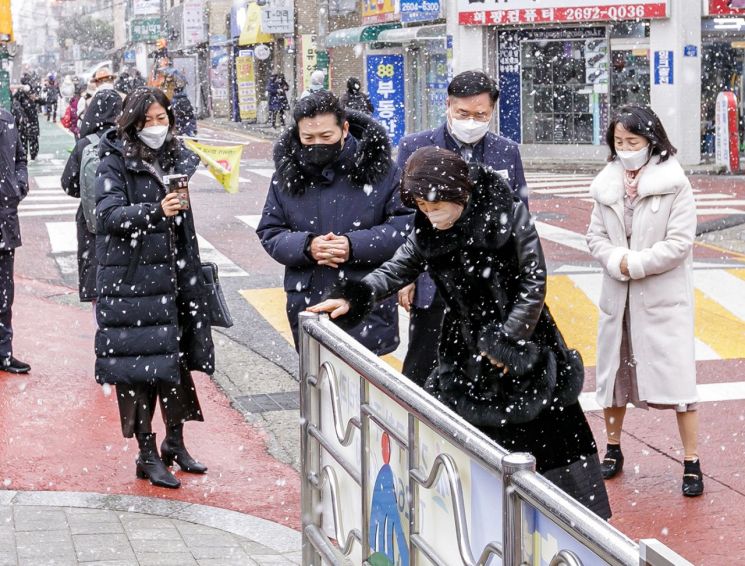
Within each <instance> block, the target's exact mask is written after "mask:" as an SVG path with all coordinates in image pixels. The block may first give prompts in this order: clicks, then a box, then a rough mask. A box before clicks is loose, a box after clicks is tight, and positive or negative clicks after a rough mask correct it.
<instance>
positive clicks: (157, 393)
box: [91, 87, 214, 488]
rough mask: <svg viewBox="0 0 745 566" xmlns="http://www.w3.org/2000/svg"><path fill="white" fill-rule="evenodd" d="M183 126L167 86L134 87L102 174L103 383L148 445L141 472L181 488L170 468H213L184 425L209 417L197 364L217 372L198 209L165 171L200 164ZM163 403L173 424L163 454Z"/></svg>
mask: <svg viewBox="0 0 745 566" xmlns="http://www.w3.org/2000/svg"><path fill="white" fill-rule="evenodd" d="M99 94H100V93H99ZM91 110H92V109H91ZM174 125H175V119H174V117H173V113H172V112H171V109H170V102H169V100H168V98H167V97H166V95H165V94H164V93H163V92H161V91H160V90H159V89H157V88H147V87H144V88H140V89H137V90H136V91H134V92H132V93H131V94H129V95H128V96H127V98H126V100H125V101H124V108H123V110H122V114H121V117H120V118H119V120H118V126H117V130H116V131H113V130H112V131H109V132H108V133H107V134H106V135H105V136H104V138H103V140H102V141H101V148H100V151H99V153H100V155H101V164H100V165H99V168H98V178H97V180H96V215H97V226H96V256H97V259H98V274H97V294H98V299H97V301H96V319H97V322H98V330H97V332H96V380H97V381H98V382H99V383H103V384H105V383H110V384H114V385H115V386H116V397H117V401H118V403H119V414H120V417H121V426H122V433H123V434H124V436H125V437H127V438H131V437H132V436H136V437H137V443H138V445H139V448H140V453H139V455H138V457H137V461H136V473H137V477H138V478H143V479H144V478H149V479H150V482H151V483H152V484H153V485H157V486H161V487H169V488H177V487H179V486H180V485H181V482H180V481H179V480H178V479H177V478H176V477H175V476H174V475H173V474H172V473H171V472H170V471H169V470H168V468H167V466H169V465H170V464H172V463H173V462H174V461H175V462H176V463H178V465H179V467H180V468H181V470H182V471H184V472H189V473H195V474H202V473H204V472H206V471H207V468H206V466H204V465H203V464H201V463H199V462H198V461H196V460H195V459H194V458H193V457H192V456H191V455H190V454H189V452H188V451H187V449H186V447H185V445H184V435H183V429H184V423H185V422H186V421H202V420H204V418H203V415H202V410H201V408H200V405H199V400H198V398H197V392H196V389H195V385H194V381H193V379H192V376H191V371H193V370H198V371H203V372H205V373H208V374H212V373H213V371H214V346H213V343H212V335H211V327H210V319H209V314H208V312H207V308H206V292H205V289H204V286H203V285H202V284H200V282H201V281H203V277H202V274H201V261H200V258H199V249H198V246H197V235H196V230H195V228H194V220H193V217H192V212H191V210H190V209H182V208H181V204H180V202H179V198H180V197H179V194H178V193H177V192H167V191H166V189H165V187H164V184H163V176H164V175H166V174H183V175H186V176H187V177H191V176H192V175H193V174H194V172H195V171H196V168H197V166H198V164H199V158H198V157H197V156H196V155H194V154H193V153H192V152H190V151H189V150H187V149H186V148H185V147H184V146H183V144H182V143H181V142H180V141H179V140H178V138H176V137H175V136H174V131H173V130H174ZM156 401H159V402H160V410H161V414H162V416H163V420H164V421H165V424H166V437H165V440H164V441H163V443H162V444H161V446H160V454H159V453H158V449H157V446H156V442H155V434H154V433H153V431H152V419H153V414H154V412H155V404H156Z"/></svg>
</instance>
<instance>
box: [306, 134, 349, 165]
mask: <svg viewBox="0 0 745 566" xmlns="http://www.w3.org/2000/svg"><path fill="white" fill-rule="evenodd" d="M343 142H344V140H343V139H341V140H339V141H338V142H336V143H314V144H311V145H303V146H302V147H301V148H300V162H301V163H303V165H314V166H316V167H320V168H321V169H323V168H324V167H326V166H327V165H328V164H329V163H332V162H333V161H335V160H336V159H337V158H338V157H339V154H340V153H341V150H342V147H343Z"/></svg>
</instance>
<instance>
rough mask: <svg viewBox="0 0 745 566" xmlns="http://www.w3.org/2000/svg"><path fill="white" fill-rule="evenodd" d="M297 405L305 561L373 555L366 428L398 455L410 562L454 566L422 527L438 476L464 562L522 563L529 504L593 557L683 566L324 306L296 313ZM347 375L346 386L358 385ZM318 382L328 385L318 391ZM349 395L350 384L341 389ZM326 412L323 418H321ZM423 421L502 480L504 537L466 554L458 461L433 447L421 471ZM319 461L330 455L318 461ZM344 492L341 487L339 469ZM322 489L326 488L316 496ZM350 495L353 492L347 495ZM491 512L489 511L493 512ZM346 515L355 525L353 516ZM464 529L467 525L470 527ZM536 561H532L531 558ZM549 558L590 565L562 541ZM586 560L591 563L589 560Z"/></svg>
mask: <svg viewBox="0 0 745 566" xmlns="http://www.w3.org/2000/svg"><path fill="white" fill-rule="evenodd" d="M300 336H301V340H300V405H301V452H302V454H301V458H302V464H301V482H302V483H301V498H302V523H303V564H304V565H319V564H321V563H322V561H323V562H324V563H331V564H355V563H364V564H368V562H367V557H369V556H370V544H369V541H370V529H371V525H370V520H369V517H370V505H371V502H370V501H369V497H368V493H369V488H370V479H369V471H370V470H369V466H370V449H371V447H370V429H371V425H372V426H375V427H378V428H379V429H380V430H382V431H384V432H385V433H386V434H387V435H388V436H389V437H390V439H392V441H393V442H394V443H395V444H397V445H398V447H399V449H400V450H401V451H402V452H404V453H405V454H406V457H407V468H408V479H407V481H408V485H407V488H408V492H407V494H406V496H405V504H404V506H405V507H406V510H407V514H408V519H409V520H408V541H407V544H408V548H407V549H406V550H407V551H408V555H409V557H410V561H409V564H410V565H411V566H416V565H417V564H418V563H419V562H418V560H419V557H420V556H421V557H424V558H426V560H428V561H429V562H430V563H432V564H437V565H443V566H453V565H452V558H451V563H450V564H448V563H447V562H446V561H445V559H444V558H443V556H442V549H441V548H439V547H438V544H439V543H438V541H436V540H428V539H427V537H426V536H423V535H422V533H421V532H420V528H419V526H420V521H421V517H420V509H419V503H420V497H421V494H422V493H423V492H424V490H430V489H433V488H434V487H435V486H436V485H437V484H438V483H439V482H444V483H445V484H446V485H447V488H448V491H449V498H450V504H451V507H452V516H451V518H450V519H451V520H452V530H453V532H454V533H455V540H456V543H457V554H458V556H459V559H460V561H461V563H462V564H463V565H467V566H481V565H486V564H497V563H498V562H495V557H496V558H498V559H501V563H502V564H504V565H509V566H522V565H524V564H527V563H526V562H525V560H526V558H527V557H528V556H529V554H530V552H529V551H530V549H529V548H526V545H525V544H524V539H523V536H524V534H525V533H524V529H525V521H524V519H525V518H524V516H523V514H524V513H525V512H526V509H527V510H528V512H537V513H541V514H542V515H543V516H545V517H547V518H549V519H550V520H551V521H552V522H553V523H554V524H555V525H557V526H558V527H560V528H561V529H562V530H563V531H564V532H566V533H568V534H569V536H570V537H571V540H572V541H574V542H575V543H576V544H579V545H581V546H582V547H584V548H585V549H586V550H587V551H589V552H591V553H592V554H593V555H594V556H596V557H597V559H598V560H600V561H601V562H597V561H596V562H595V563H602V564H609V565H623V566H636V565H641V566H673V565H676V566H677V565H680V566H682V565H687V564H689V563H688V562H687V561H686V560H684V559H683V558H681V557H680V556H678V555H677V554H675V553H674V552H673V551H671V550H670V549H669V548H667V547H665V546H664V545H662V544H661V543H659V542H658V541H656V540H654V539H651V540H648V541H642V542H641V543H640V545H638V544H637V543H635V542H634V541H632V540H631V539H629V538H628V537H626V536H625V535H623V534H622V533H621V532H619V531H618V530H616V529H615V528H613V527H612V526H611V525H609V524H608V523H607V522H605V521H603V520H602V519H600V518H599V517H597V516H596V515H595V514H593V513H592V512H590V511H589V510H587V509H586V508H585V507H583V506H582V505H580V504H579V503H578V502H577V501H575V500H574V499H572V498H571V497H569V496H567V495H566V494H565V493H564V492H563V491H561V490H560V489H558V488H557V487H555V486H554V485H553V484H551V483H550V482H548V481H547V480H545V479H544V478H543V477H542V476H540V475H538V474H537V473H535V460H534V459H533V457H532V456H531V455H529V454H522V453H516V454H508V453H507V452H505V451H504V450H502V449H501V448H500V447H499V446H497V445H496V444H494V443H493V442H492V441H491V440H490V439H488V438H487V437H486V436H484V435H483V434H482V433H481V432H480V431H478V430H477V429H476V428H474V427H472V426H471V425H470V424H468V423H467V422H466V421H464V420H463V419H462V418H461V417H460V416H458V415H457V414H455V413H453V412H452V411H450V410H449V409H448V408H446V407H444V406H443V405H442V404H441V403H439V402H438V401H436V400H435V399H434V398H432V397H431V396H429V395H427V394H426V393H424V392H423V391H422V390H421V389H419V388H418V387H416V386H414V385H413V384H412V383H410V382H409V381H408V380H406V379H405V378H402V377H401V376H400V374H398V373H396V372H395V371H394V370H392V369H391V368H390V367H389V366H388V365H387V364H385V363H384V362H383V361H381V360H380V359H378V358H377V357H375V356H374V355H372V354H371V353H370V352H369V351H368V350H366V349H365V348H363V347H362V346H361V345H360V344H359V343H357V342H356V341H355V340H354V339H352V338H350V337H349V336H348V335H347V334H346V333H344V332H343V331H341V330H339V329H338V328H337V327H336V325H334V324H333V323H331V322H330V321H329V320H328V319H327V318H326V317H325V316H318V315H313V314H310V313H303V314H301V315H300ZM337 366H338V367H344V366H346V367H348V368H351V370H352V371H353V372H354V373H355V374H356V375H355V378H354V379H358V380H359V391H358V397H359V398H358V399H357V398H356V397H355V399H353V401H355V406H358V411H357V414H353V415H351V416H349V418H347V420H346V422H344V418H343V416H342V413H343V411H342V407H341V393H340V379H339V375H338V372H337ZM354 379H353V380H352V385H355V383H354ZM371 388H376V390H382V391H384V392H385V394H386V396H387V399H389V400H390V402H391V403H393V404H395V406H396V407H398V408H400V410H402V411H405V413H406V421H407V422H406V429H407V430H406V431H405V433H404V432H402V431H401V430H399V429H397V428H396V427H395V426H394V425H393V424H392V423H391V422H389V419H388V418H387V417H386V415H385V414H383V413H382V412H381V411H380V410H379V409H377V408H376V407H375V406H374V405H373V404H371V403H370V391H371ZM324 391H328V395H327V396H326V397H325V398H324V397H323V396H324ZM346 394H347V396H352V393H351V392H347V393H346ZM329 420H330V426H329V425H328V423H329ZM323 422H326V423H327V426H323ZM420 427H428V429H429V430H431V431H435V432H436V434H437V435H439V437H440V438H442V439H443V441H446V442H448V443H451V444H452V445H454V446H457V447H458V449H459V450H461V451H462V452H463V453H465V454H467V456H468V457H469V458H470V459H472V460H473V461H476V462H478V463H479V464H480V465H481V466H483V468H484V469H486V470H488V471H489V472H490V473H493V474H495V475H496V476H498V477H500V479H501V482H502V501H503V504H502V509H501V514H502V527H503V528H502V540H494V541H489V542H488V543H486V544H484V546H483V548H482V549H481V550H480V551H479V552H477V553H475V552H473V550H472V541H471V538H470V536H469V532H470V529H469V518H468V513H467V511H466V504H465V501H464V490H463V486H462V485H461V471H459V469H458V466H457V463H456V461H455V460H454V459H453V457H452V456H451V455H450V454H448V453H440V454H437V455H436V456H435V457H434V459H433V460H432V463H431V465H430V466H429V468H428V469H422V466H421V465H420V464H421V462H420V461H419V455H418V450H417V448H418V447H417V442H418V439H419V429H420ZM322 460H328V462H327V463H325V464H324V463H322ZM340 474H343V476H342V478H343V477H344V476H345V477H346V479H345V480H344V482H345V485H347V490H348V491H354V493H342V489H343V488H342V479H340ZM324 494H327V496H324ZM350 496H351V497H350ZM342 499H345V500H346V501H355V502H357V504H358V505H359V508H360V510H361V513H360V516H357V515H356V514H355V516H352V517H350V518H349V520H347V517H348V515H349V514H350V511H349V508H345V507H344V505H343V504H342ZM499 512H500V511H499V510H495V513H499ZM350 523H353V525H352V524H350ZM471 527H473V525H471ZM531 563H535V564H540V562H531ZM548 564H549V565H550V566H561V565H564V566H591V565H590V564H583V563H582V561H581V559H580V558H579V557H578V555H577V554H576V553H575V552H574V551H572V550H570V549H567V548H563V549H559V550H558V551H557V552H556V553H555V554H554V556H553V558H552V559H551V560H550V561H549V562H548ZM592 566H595V564H592Z"/></svg>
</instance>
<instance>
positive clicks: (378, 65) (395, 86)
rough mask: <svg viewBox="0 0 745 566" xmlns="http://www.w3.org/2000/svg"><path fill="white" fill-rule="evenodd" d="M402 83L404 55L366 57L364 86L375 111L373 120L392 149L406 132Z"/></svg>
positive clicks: (403, 80) (403, 81)
mask: <svg viewBox="0 0 745 566" xmlns="http://www.w3.org/2000/svg"><path fill="white" fill-rule="evenodd" d="M404 83H405V79H404V56H403V55H368V56H367V86H368V89H369V91H370V101H371V102H372V104H373V107H374V108H375V112H374V113H373V117H374V118H375V119H376V120H377V121H378V122H380V124H381V125H382V126H383V127H384V128H385V129H386V131H387V132H388V137H389V138H390V139H391V143H392V144H393V146H397V145H398V142H399V141H401V138H402V137H403V135H404V131H405V129H406V113H405V104H404Z"/></svg>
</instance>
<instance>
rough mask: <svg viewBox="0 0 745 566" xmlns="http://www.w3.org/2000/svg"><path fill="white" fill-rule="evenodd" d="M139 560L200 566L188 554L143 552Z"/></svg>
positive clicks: (172, 565) (160, 564) (156, 564)
mask: <svg viewBox="0 0 745 566" xmlns="http://www.w3.org/2000/svg"><path fill="white" fill-rule="evenodd" d="M137 559H138V560H139V561H140V564H147V566H198V565H197V562H196V560H194V558H193V557H192V555H191V554H190V553H188V552H170V553H169V552H165V553H163V552H143V553H138V554H137ZM86 566H87V565H86ZM233 566H237V565H235V564H234V565H233Z"/></svg>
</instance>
